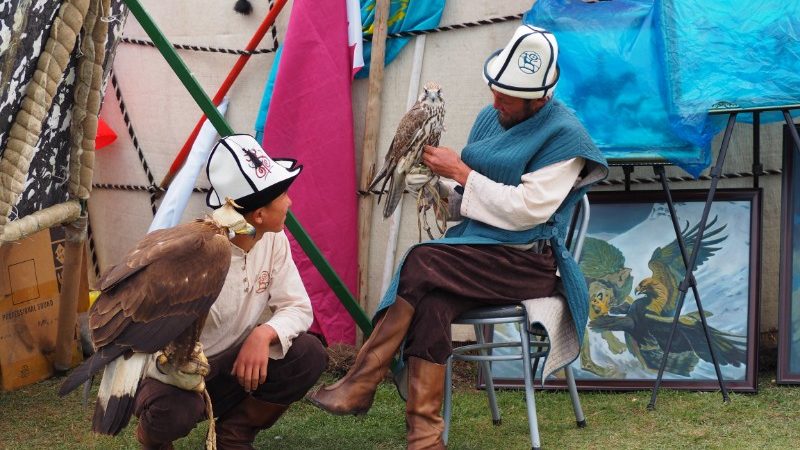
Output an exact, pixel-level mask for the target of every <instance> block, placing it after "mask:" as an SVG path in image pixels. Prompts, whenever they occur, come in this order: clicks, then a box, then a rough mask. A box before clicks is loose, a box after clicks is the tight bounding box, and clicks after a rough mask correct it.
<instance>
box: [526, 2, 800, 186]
mask: <svg viewBox="0 0 800 450" xmlns="http://www.w3.org/2000/svg"><path fill="white" fill-rule="evenodd" d="M524 21H525V22H526V23H530V24H532V25H536V26H539V27H543V28H545V29H548V30H550V31H552V32H553V33H554V34H555V36H556V38H557V39H558V43H559V51H560V55H559V64H560V66H561V70H562V76H561V79H560V81H559V85H558V88H557V91H556V95H557V96H558V97H559V99H561V100H562V101H563V102H565V103H566V104H567V105H569V106H570V107H572V108H573V109H575V111H576V112H577V114H578V116H579V117H580V118H581V120H582V121H583V122H584V124H585V125H586V127H587V129H588V130H589V132H590V134H591V135H592V137H593V138H594V139H595V141H596V142H597V144H598V146H599V147H600V148H601V149H602V150H603V151H604V153H605V154H606V156H607V157H608V158H609V159H612V160H620V161H636V160H659V159H661V160H663V159H666V160H668V161H670V162H672V163H675V164H677V165H679V166H680V167H682V168H684V169H685V170H686V171H687V172H689V173H690V174H692V175H694V176H697V175H699V173H700V172H701V171H702V170H703V169H704V168H705V167H707V166H708V164H709V162H710V154H711V152H710V143H711V140H712V139H713V137H714V135H715V134H716V133H717V132H718V131H719V130H720V129H721V126H722V125H723V123H724V122H723V120H721V119H719V118H716V119H715V118H714V117H710V116H709V115H708V114H707V111H708V110H709V109H711V108H713V107H719V106H720V105H726V106H736V107H754V106H775V105H784V104H793V103H798V102H800V36H799V35H800V4H798V3H797V2H785V1H778V0H749V1H744V0H731V1H726V2H719V1H714V0H613V1H606V2H599V3H584V2H581V1H570V0H539V1H537V2H536V3H535V4H534V6H533V8H532V9H531V10H530V11H529V12H528V13H527V14H526V15H525V18H524ZM769 120H779V117H778V116H777V115H772V116H771V115H765V116H763V117H762V121H769Z"/></svg>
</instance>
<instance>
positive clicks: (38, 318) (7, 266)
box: [0, 227, 88, 391]
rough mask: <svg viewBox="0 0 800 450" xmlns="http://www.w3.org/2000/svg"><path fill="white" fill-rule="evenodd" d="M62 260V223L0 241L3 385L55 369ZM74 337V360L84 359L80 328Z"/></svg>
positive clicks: (37, 378)
mask: <svg viewBox="0 0 800 450" xmlns="http://www.w3.org/2000/svg"><path fill="white" fill-rule="evenodd" d="M63 261H64V232H63V229H61V228H60V227H56V228H53V229H51V230H44V231H40V232H38V233H36V234H34V235H33V236H30V237H27V238H24V239H22V240H20V241H18V242H15V243H11V244H4V245H2V246H0V390H5V391H7V390H12V389H16V388H19V387H22V386H26V385H28V384H31V383H35V382H37V381H41V380H44V379H46V378H49V377H51V376H52V375H53V356H54V352H55V339H56V332H57V331H56V330H57V328H58V304H59V289H60V286H61V276H62V272H63ZM81 277H82V279H85V278H86V271H85V266H84V268H81ZM87 286H88V283H87V282H85V281H82V282H81V289H80V293H79V296H80V297H79V298H80V299H88V287H87ZM74 341H75V343H74V346H73V347H74V349H75V351H74V356H73V365H76V364H77V363H79V362H80V361H81V359H82V353H81V351H80V343H79V340H78V339H77V331H76V335H75V338H74Z"/></svg>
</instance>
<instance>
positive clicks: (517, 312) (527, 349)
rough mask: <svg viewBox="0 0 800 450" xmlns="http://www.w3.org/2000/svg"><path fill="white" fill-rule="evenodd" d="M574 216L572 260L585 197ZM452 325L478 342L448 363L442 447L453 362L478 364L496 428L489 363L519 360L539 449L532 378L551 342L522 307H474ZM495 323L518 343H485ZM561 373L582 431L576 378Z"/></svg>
mask: <svg viewBox="0 0 800 450" xmlns="http://www.w3.org/2000/svg"><path fill="white" fill-rule="evenodd" d="M576 214H577V217H576V220H573V222H572V223H573V226H572V229H571V234H573V239H572V244H573V245H572V248H573V255H574V257H575V259H578V258H579V257H580V252H581V250H582V247H583V239H584V237H585V234H586V229H587V227H588V224H589V200H588V198H587V197H586V196H585V195H584V196H583V198H582V199H581V203H580V204H579V205H578V206H577V207H576ZM453 323H454V324H458V325H472V326H474V327H475V338H476V341H477V343H475V344H470V345H464V346H461V347H457V348H454V349H453V354H452V356H451V357H450V358H449V359H448V361H447V371H446V376H445V392H444V432H443V433H442V439H443V440H444V443H445V445H446V444H447V441H448V437H449V433H450V419H451V417H452V412H453V411H452V398H453V392H452V391H453V383H452V381H453V380H452V375H453V360H461V361H474V362H478V363H480V364H481V370H482V373H483V376H484V380H485V383H486V395H487V396H488V399H489V408H490V409H491V412H492V423H493V424H495V425H500V423H501V418H500V410H499V409H498V407H497V399H496V397H495V392H494V382H493V379H492V364H491V363H492V362H495V361H513V360H521V361H522V368H523V379H524V383H525V384H524V386H525V403H526V404H527V411H528V427H529V428H530V434H531V448H533V449H534V450H536V449H539V448H541V440H540V437H539V426H538V421H537V418H536V401H535V400H534V396H533V391H534V389H533V378H534V376H535V372H536V368H537V367H538V364H539V358H542V357H544V356H546V355H547V352H548V351H549V349H550V343H549V341H548V339H547V333H546V332H545V330H544V329H543V328H541V327H538V326H533V327H532V326H530V323H529V321H528V317H527V314H526V312H525V308H524V307H523V306H522V305H521V304H520V305H507V306H486V307H481V308H475V309H472V310H470V311H467V312H466V313H464V314H462V315H461V316H459V317H458V318H457V319H456V320H455V321H454V322H453ZM497 324H513V325H514V326H515V327H516V328H517V330H518V331H519V336H520V338H519V340H518V341H512V342H486V337H485V336H484V329H485V328H486V327H487V326H488V328H489V330H493V329H494V325H497ZM531 338H535V340H534V341H533V342H531ZM497 348H519V349H520V352H519V353H512V354H495V353H494V352H493V350H494V349H497ZM474 352H477V354H473V353H474ZM523 355H528V357H523ZM532 360H533V362H532ZM564 371H565V374H566V380H567V388H568V390H569V395H570V399H571V400H572V408H573V410H574V412H575V420H576V422H577V425H578V427H581V428H583V427H585V426H586V418H585V416H584V415H583V409H582V408H581V403H580V399H579V398H578V389H577V387H576V386H575V376H574V375H573V373H572V368H571V367H569V366H567V367H566V368H565V369H564Z"/></svg>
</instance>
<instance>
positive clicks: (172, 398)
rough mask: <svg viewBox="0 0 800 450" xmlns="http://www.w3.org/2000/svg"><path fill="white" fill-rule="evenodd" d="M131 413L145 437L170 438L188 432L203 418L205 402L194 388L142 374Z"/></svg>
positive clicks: (153, 438)
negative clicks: (137, 420) (174, 384)
mask: <svg viewBox="0 0 800 450" xmlns="http://www.w3.org/2000/svg"><path fill="white" fill-rule="evenodd" d="M134 415H136V417H138V418H139V424H140V427H141V429H142V431H143V432H144V433H146V434H147V437H148V439H150V440H151V441H153V442H165V443H166V442H172V441H174V440H176V439H179V438H182V437H184V436H186V435H187V434H189V432H190V431H192V429H193V428H194V427H195V426H196V425H197V422H199V421H201V420H203V419H205V402H204V401H203V398H202V396H201V395H200V394H198V393H197V392H191V391H185V390H183V389H178V388H176V387H174V386H170V385H168V384H164V383H162V382H160V381H157V380H153V379H150V378H145V379H144V380H142V382H141V384H140V385H139V392H138V393H137V394H136V401H135V405H134Z"/></svg>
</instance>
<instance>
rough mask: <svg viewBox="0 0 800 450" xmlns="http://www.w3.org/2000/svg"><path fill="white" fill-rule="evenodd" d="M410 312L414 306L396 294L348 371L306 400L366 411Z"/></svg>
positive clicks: (340, 411) (338, 410)
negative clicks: (395, 297) (392, 302)
mask: <svg viewBox="0 0 800 450" xmlns="http://www.w3.org/2000/svg"><path fill="white" fill-rule="evenodd" d="M413 315H414V308H413V307H412V306H411V305H410V304H409V303H408V302H407V301H405V300H403V299H402V298H400V297H397V300H396V301H395V303H394V304H393V305H392V306H390V307H389V308H388V309H387V310H386V313H385V314H384V315H383V317H381V318H380V320H379V321H378V324H377V325H376V326H375V329H373V330H372V334H371V335H370V336H369V339H367V342H365V343H364V345H363V346H362V347H361V350H359V352H358V355H357V356H356V361H355V363H353V367H351V368H350V370H349V371H348V372H347V375H345V376H344V377H343V378H342V379H341V380H339V381H338V382H336V383H335V384H332V385H331V386H326V387H323V388H320V389H317V390H316V391H315V392H313V393H311V394H310V395H309V396H308V400H309V401H311V403H313V404H314V405H316V406H317V407H319V408H321V409H323V410H325V411H327V412H329V413H331V414H336V415H339V416H343V415H347V414H354V415H357V414H366V413H367V411H368V410H369V408H370V406H372V400H373V399H374V398H375V390H376V389H377V387H378V384H379V383H380V382H381V380H383V377H384V376H385V375H386V370H387V369H388V368H389V363H391V361H392V356H394V354H395V352H396V351H397V348H398V347H400V343H402V342H403V338H405V335H406V331H407V330H408V325H409V324H410V323H411V316H413Z"/></svg>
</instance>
